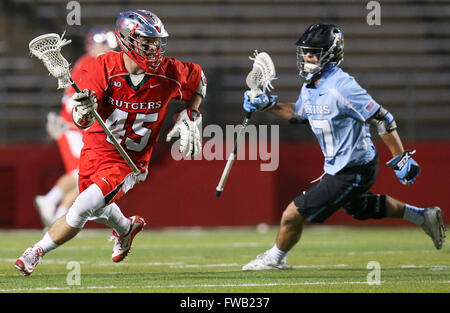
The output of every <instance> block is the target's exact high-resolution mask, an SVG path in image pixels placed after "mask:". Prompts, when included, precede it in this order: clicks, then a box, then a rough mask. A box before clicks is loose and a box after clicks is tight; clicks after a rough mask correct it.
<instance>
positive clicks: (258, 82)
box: [216, 50, 276, 197]
mask: <svg viewBox="0 0 450 313" xmlns="http://www.w3.org/2000/svg"><path fill="white" fill-rule="evenodd" d="M250 60H252V61H253V67H252V70H251V71H250V73H248V75H247V79H246V80H245V82H246V83H247V86H248V87H249V88H250V92H249V93H248V95H249V97H250V100H253V98H254V97H257V96H259V95H261V94H263V93H266V92H270V91H271V90H273V89H274V87H273V86H272V83H271V82H272V80H274V79H276V77H275V74H276V73H275V66H274V65H273V62H272V59H271V58H270V56H269V55H268V54H267V53H266V52H260V53H258V51H257V50H255V52H254V54H253V58H252V57H250ZM251 116H252V112H247V113H246V115H245V118H244V122H243V123H242V127H241V129H240V130H239V133H238V135H237V138H236V141H235V143H234V148H233V152H231V154H230V156H229V157H228V161H227V164H226V165H225V168H224V170H223V172H222V176H221V177H220V181H219V184H218V185H217V187H216V197H220V195H221V194H222V191H223V189H224V187H225V183H226V181H227V179H228V175H229V174H230V171H231V167H232V166H233V163H234V160H235V158H236V154H237V149H238V146H239V142H240V140H241V137H242V135H243V134H244V133H245V128H246V127H247V125H248V123H249V121H250V118H251Z"/></svg>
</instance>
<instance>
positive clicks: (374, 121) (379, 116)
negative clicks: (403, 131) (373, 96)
mask: <svg viewBox="0 0 450 313" xmlns="http://www.w3.org/2000/svg"><path fill="white" fill-rule="evenodd" d="M369 123H370V124H371V125H375V127H376V128H377V132H378V134H379V135H384V134H388V133H390V132H393V131H394V130H396V129H397V124H396V123H395V120H394V116H393V115H392V114H391V113H390V112H389V111H388V110H386V109H385V108H383V107H380V109H379V110H378V111H377V113H375V114H374V116H373V117H372V118H371V119H370V120H369Z"/></svg>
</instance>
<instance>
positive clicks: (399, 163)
mask: <svg viewBox="0 0 450 313" xmlns="http://www.w3.org/2000/svg"><path fill="white" fill-rule="evenodd" d="M414 153H416V150H414V151H405V152H403V153H402V154H401V155H397V156H396V157H395V158H393V159H392V160H390V161H389V162H387V163H386V165H387V166H389V167H390V168H393V169H394V172H395V175H397V178H398V179H399V180H400V182H401V183H402V184H403V185H412V184H413V183H414V181H415V180H416V178H417V176H419V173H420V166H419V164H417V162H416V161H414V159H413V158H412V157H411V155H413V154H414Z"/></svg>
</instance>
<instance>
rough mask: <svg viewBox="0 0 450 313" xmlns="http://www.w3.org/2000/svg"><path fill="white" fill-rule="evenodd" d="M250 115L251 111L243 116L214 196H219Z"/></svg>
mask: <svg viewBox="0 0 450 313" xmlns="http://www.w3.org/2000/svg"><path fill="white" fill-rule="evenodd" d="M251 116H252V112H247V115H246V116H245V119H244V123H243V124H242V128H241V130H240V131H239V133H238V135H237V138H236V141H235V143H234V148H233V152H231V153H230V156H229V157H228V161H227V164H226V165H225V168H224V169H223V172H222V176H221V177H220V181H219V184H218V185H217V187H216V196H217V197H220V195H221V193H222V191H223V189H224V187H225V183H226V182H227V179H228V175H229V174H230V171H231V167H232V166H233V163H234V160H235V159H236V155H237V149H238V146H239V142H240V141H241V137H242V135H243V134H244V131H245V128H246V127H247V125H248V123H249V121H250V117H251Z"/></svg>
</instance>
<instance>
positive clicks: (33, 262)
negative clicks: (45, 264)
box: [14, 247, 44, 276]
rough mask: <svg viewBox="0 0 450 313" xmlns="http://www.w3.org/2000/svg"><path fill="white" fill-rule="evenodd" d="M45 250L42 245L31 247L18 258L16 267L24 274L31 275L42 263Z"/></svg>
mask: <svg viewBox="0 0 450 313" xmlns="http://www.w3.org/2000/svg"><path fill="white" fill-rule="evenodd" d="M43 256H44V252H43V251H42V249H41V248H40V247H30V248H28V249H27V250H25V252H24V253H23V254H22V256H21V257H20V258H18V259H17V261H16V263H15V264H14V267H15V268H17V269H18V270H19V271H20V272H21V273H22V274H23V276H29V275H31V274H32V273H33V271H34V269H35V267H36V266H37V265H38V264H39V263H42V257H43Z"/></svg>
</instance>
